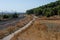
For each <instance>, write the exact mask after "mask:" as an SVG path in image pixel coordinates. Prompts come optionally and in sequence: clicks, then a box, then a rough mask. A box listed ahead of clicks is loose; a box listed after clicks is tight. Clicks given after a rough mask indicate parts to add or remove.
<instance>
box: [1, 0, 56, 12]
mask: <svg viewBox="0 0 60 40" xmlns="http://www.w3.org/2000/svg"><path fill="white" fill-rule="evenodd" d="M54 1H56V0H0V11H3V12H7V11H9V12H15V11H16V12H26V10H28V9H32V8H36V7H39V6H42V5H45V4H48V3H50V2H54Z"/></svg>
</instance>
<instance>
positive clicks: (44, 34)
mask: <svg viewBox="0 0 60 40" xmlns="http://www.w3.org/2000/svg"><path fill="white" fill-rule="evenodd" d="M59 24H60V20H40V19H36V20H35V21H34V22H33V24H32V25H30V26H29V28H27V29H26V30H23V31H22V32H20V33H18V34H16V35H15V36H14V37H13V38H12V39H11V40H60V31H59V30H60V25H59Z"/></svg>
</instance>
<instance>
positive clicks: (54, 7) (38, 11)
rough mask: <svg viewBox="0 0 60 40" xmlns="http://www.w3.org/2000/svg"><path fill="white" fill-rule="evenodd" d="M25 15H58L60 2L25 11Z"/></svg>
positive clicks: (59, 13)
mask: <svg viewBox="0 0 60 40" xmlns="http://www.w3.org/2000/svg"><path fill="white" fill-rule="evenodd" d="M26 13H27V14H35V15H36V16H46V17H50V16H54V15H60V1H56V2H51V3H50V4H47V5H43V6H40V7H37V8H33V9H30V10H27V11H26Z"/></svg>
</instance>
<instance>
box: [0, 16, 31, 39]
mask: <svg viewBox="0 0 60 40" xmlns="http://www.w3.org/2000/svg"><path fill="white" fill-rule="evenodd" d="M31 20H32V17H30V16H26V17H25V18H23V19H22V20H19V21H18V20H17V21H18V22H15V23H12V22H11V23H12V24H11V25H10V24H9V25H8V27H7V28H5V29H3V30H0V39H2V38H4V37H5V36H7V35H9V34H11V33H13V32H15V31H17V30H18V29H20V28H22V27H23V26H24V25H26V24H27V23H28V22H29V21H31ZM4 27H5V26H4Z"/></svg>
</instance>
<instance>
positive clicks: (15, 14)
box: [0, 13, 19, 21]
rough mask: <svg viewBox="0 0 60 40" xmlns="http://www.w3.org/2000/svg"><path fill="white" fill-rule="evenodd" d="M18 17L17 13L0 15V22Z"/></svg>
mask: <svg viewBox="0 0 60 40" xmlns="http://www.w3.org/2000/svg"><path fill="white" fill-rule="evenodd" d="M18 17H19V15H18V14H17V13H14V14H0V21H3V20H9V19H12V18H18Z"/></svg>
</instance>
